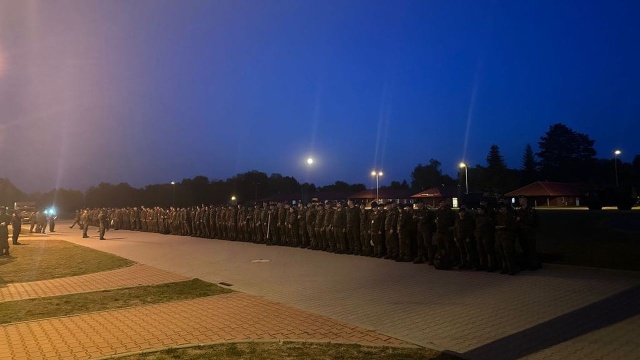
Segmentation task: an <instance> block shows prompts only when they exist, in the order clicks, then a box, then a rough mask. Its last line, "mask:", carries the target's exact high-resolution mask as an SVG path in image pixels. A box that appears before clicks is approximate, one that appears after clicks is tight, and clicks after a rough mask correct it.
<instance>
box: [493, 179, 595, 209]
mask: <svg viewBox="0 0 640 360" xmlns="http://www.w3.org/2000/svg"><path fill="white" fill-rule="evenodd" d="M583 187H584V186H583V185H582V184H576V183H559V182H542V181H536V182H534V183H531V184H529V185H526V186H523V187H521V188H519V189H516V190H513V191H511V192H508V193H506V194H505V195H504V196H506V197H520V196H524V197H526V198H529V199H530V200H533V202H534V206H580V197H581V196H582V195H583V194H584V191H583Z"/></svg>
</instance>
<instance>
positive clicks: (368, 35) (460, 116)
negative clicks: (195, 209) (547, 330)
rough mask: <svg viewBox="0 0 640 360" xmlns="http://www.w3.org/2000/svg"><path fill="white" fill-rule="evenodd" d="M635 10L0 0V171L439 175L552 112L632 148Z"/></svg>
mask: <svg viewBox="0 0 640 360" xmlns="http://www.w3.org/2000/svg"><path fill="white" fill-rule="evenodd" d="M638 18H640V2H638V1H605V0H603V1H589V0H587V1H585V0H580V1H570V0H566V1H557V0H554V1H546V0H540V1H528V0H504V1H501V0H469V1H463V0H447V1H439V0H438V1H430V0H422V1H408V0H407V1H391V0H388V1H376V0H366V1H358V0H348V1H345V0H338V1H331V0H322V1H311V0H300V1H294V0H266V1H264V0H252V1H247V0H215V1H213V0H212V1H204V0H182V1H174V0H134V1H131V0H110V1H95V0H86V1H85V0H74V1H70V0H45V1H35V0H0V157H1V159H2V164H3V165H2V167H0V177H3V178H8V179H9V180H11V181H12V182H13V183H14V184H15V185H16V186H17V187H18V188H20V189H21V190H23V191H27V192H34V191H43V192H44V191H49V190H51V189H54V188H67V189H76V190H86V189H87V188H88V187H90V186H95V185H97V184H99V183H100V182H109V183H112V184H117V183H121V182H126V183H128V184H130V185H132V186H134V187H144V186H145V185H149V184H160V183H169V182H171V181H180V180H182V179H185V178H193V177H194V176H197V175H204V176H207V177H209V178H210V179H226V178H229V177H232V176H234V175H236V174H238V173H243V172H246V171H250V170H258V171H262V172H265V173H267V174H272V173H280V174H282V175H284V176H294V177H295V178H296V179H297V180H298V181H300V182H311V183H314V184H316V185H319V186H323V185H329V184H332V183H334V182H335V181H336V180H340V181H346V182H349V183H363V184H365V185H367V186H368V187H375V179H373V178H372V177H371V175H370V173H371V170H372V169H377V170H381V171H383V173H384V175H383V176H382V177H381V178H380V185H381V186H382V185H387V184H389V183H390V182H391V181H392V180H396V181H402V180H407V181H409V182H410V180H411V179H410V176H411V172H412V170H413V169H414V168H415V167H416V166H417V165H418V164H428V163H429V160H430V159H431V158H434V159H437V160H439V161H440V162H441V163H442V170H443V171H444V172H445V173H447V174H450V175H453V176H456V175H457V171H458V164H459V162H460V161H465V162H466V163H468V164H470V165H471V166H474V165H476V164H481V165H486V156H487V153H488V152H489V148H490V146H491V145H492V144H496V145H498V146H499V148H500V151H501V152H502V154H503V156H504V158H505V160H506V163H507V165H508V166H509V167H512V168H520V166H521V161H522V154H523V151H524V148H525V146H526V145H527V144H531V145H532V146H533V148H534V151H537V148H538V146H537V143H538V141H539V140H540V137H541V136H543V135H544V133H545V132H546V131H547V130H549V127H550V126H551V125H552V124H555V123H563V124H565V125H567V126H569V127H570V128H572V129H573V130H575V131H578V132H580V133H584V134H587V135H589V136H590V137H591V138H592V139H594V140H595V148H596V150H597V152H598V154H597V157H598V158H611V157H613V151H614V150H615V149H621V150H622V155H621V156H620V158H621V159H622V160H623V161H627V162H630V161H631V160H632V159H633V157H634V156H635V155H636V154H640V141H638V137H639V135H640V70H639V66H640V46H638V38H640V21H638ZM309 156H311V157H313V158H314V160H315V162H314V164H313V165H311V166H309V165H307V164H306V162H305V160H306V158H307V157H309ZM470 181H471V180H470Z"/></svg>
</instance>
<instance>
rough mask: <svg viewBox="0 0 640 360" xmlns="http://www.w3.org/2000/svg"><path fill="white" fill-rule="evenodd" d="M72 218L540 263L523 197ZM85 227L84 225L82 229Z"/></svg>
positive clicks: (460, 261)
mask: <svg viewBox="0 0 640 360" xmlns="http://www.w3.org/2000/svg"><path fill="white" fill-rule="evenodd" d="M76 221H79V222H81V223H82V224H86V225H92V226H98V227H99V228H100V229H101V236H100V237H101V239H103V238H104V229H105V228H108V227H113V228H114V229H125V230H137V231H147V232H156V233H163V234H173V235H182V236H197V237H206V238H212V239H213V238H215V239H225V240H234V241H247V242H254V243H262V244H266V245H284V246H294V247H303V248H309V249H314V250H324V251H329V252H334V253H341V254H354V255H362V256H374V257H384V258H386V259H393V260H396V261H413V262H414V263H424V262H427V263H429V264H431V265H434V264H435V265H437V262H438V260H442V258H443V257H444V258H445V260H446V261H445V262H449V263H450V264H451V266H457V267H458V268H460V269H472V268H475V269H477V270H487V271H495V270H501V271H502V272H503V273H508V274H515V273H516V272H517V271H518V269H519V266H518V264H517V263H516V242H519V245H520V248H521V249H522V252H523V255H524V256H523V259H524V261H523V264H521V265H524V266H525V267H526V268H528V269H531V270H534V269H537V268H538V267H539V266H540V265H539V262H538V260H537V257H536V254H535V236H534V228H535V225H536V215H535V211H534V210H533V209H532V208H530V207H528V206H527V202H526V199H521V201H520V207H519V208H518V209H517V210H514V209H510V208H509V209H508V207H507V206H506V204H504V203H500V205H499V207H498V209H497V210H494V209H488V208H487V207H486V206H485V205H480V206H479V207H478V208H476V209H475V211H468V210H466V209H464V208H462V209H460V210H459V211H458V212H457V213H456V212H455V211H454V210H453V209H451V207H450V206H449V205H448V204H447V202H446V201H441V202H440V204H439V206H438V208H435V209H431V208H428V207H426V206H425V205H424V204H422V203H418V204H416V208H415V209H414V206H413V205H412V204H396V203H394V202H387V203H386V204H384V205H378V204H377V203H376V202H373V203H371V206H370V208H367V207H365V205H364V204H360V205H356V204H355V203H354V202H353V201H351V200H349V201H348V202H347V204H346V206H344V204H343V203H342V202H328V201H327V202H325V203H319V202H315V201H314V202H311V203H308V204H306V205H304V204H302V203H298V204H295V205H292V204H288V203H273V202H271V203H262V204H259V203H257V204H255V205H254V206H252V207H249V206H244V205H232V206H197V207H190V208H169V209H163V208H159V207H156V208H146V207H140V208H137V207H135V208H121V209H86V210H84V211H83V213H82V214H81V213H79V212H78V213H77V215H76ZM83 227H84V228H85V236H86V229H87V227H88V226H83Z"/></svg>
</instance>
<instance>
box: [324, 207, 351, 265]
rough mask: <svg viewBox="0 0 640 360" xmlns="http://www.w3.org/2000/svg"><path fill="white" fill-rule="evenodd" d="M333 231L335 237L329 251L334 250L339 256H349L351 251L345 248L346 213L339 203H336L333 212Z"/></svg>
mask: <svg viewBox="0 0 640 360" xmlns="http://www.w3.org/2000/svg"><path fill="white" fill-rule="evenodd" d="M333 229H334V232H333V233H334V234H335V237H334V240H333V243H332V244H331V249H330V250H329V251H334V250H335V252H336V253H339V254H350V253H351V251H350V249H349V248H348V247H347V212H346V210H345V209H344V208H343V207H342V202H341V201H338V204H337V205H336V209H335V210H334V212H333Z"/></svg>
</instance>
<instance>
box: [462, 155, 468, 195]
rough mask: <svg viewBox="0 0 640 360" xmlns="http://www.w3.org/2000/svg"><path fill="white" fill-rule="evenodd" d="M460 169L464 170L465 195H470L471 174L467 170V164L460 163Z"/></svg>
mask: <svg viewBox="0 0 640 360" xmlns="http://www.w3.org/2000/svg"><path fill="white" fill-rule="evenodd" d="M460 168H461V169H462V168H464V185H465V190H466V192H465V194H469V173H468V170H467V164H465V163H464V162H461V163H460Z"/></svg>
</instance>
